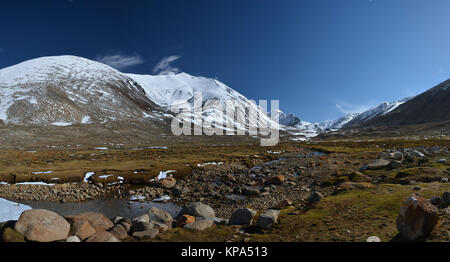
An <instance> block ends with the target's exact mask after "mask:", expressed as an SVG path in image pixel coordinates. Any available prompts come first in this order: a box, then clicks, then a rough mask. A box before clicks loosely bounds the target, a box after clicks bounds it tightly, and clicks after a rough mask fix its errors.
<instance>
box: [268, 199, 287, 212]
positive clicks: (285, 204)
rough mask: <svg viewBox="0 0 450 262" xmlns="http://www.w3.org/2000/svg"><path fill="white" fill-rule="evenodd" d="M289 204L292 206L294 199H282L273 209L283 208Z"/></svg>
mask: <svg viewBox="0 0 450 262" xmlns="http://www.w3.org/2000/svg"><path fill="white" fill-rule="evenodd" d="M288 206H292V201H291V200H290V199H284V200H281V201H280V202H278V204H276V205H275V206H274V207H272V208H271V209H276V210H281V209H284V208H286V207H288Z"/></svg>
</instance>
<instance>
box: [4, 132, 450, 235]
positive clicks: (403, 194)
mask: <svg viewBox="0 0 450 262" xmlns="http://www.w3.org/2000/svg"><path fill="white" fill-rule="evenodd" d="M436 146H438V147H439V148H440V149H439V152H433V153H431V151H432V149H433V148H435V147H436ZM446 147H450V141H449V140H448V139H426V140H405V139H389V140H387V139H386V140H370V141H358V142H356V141H339V142H333V141H322V142H320V141H317V142H295V143H294V142H289V143H280V144H279V145H278V146H276V147H274V148H270V149H269V148H265V147H259V146H257V144H252V143H251V142H248V141H239V142H237V143H231V142H226V141H220V142H218V143H215V144H213V143H210V142H208V143H202V142H200V141H199V142H198V143H185V144H178V145H170V146H168V145H164V144H158V145H155V144H154V145H151V146H145V147H144V146H139V147H134V146H121V147H120V148H113V147H112V148H105V147H102V148H100V147H97V148H95V147H82V148H77V147H61V148H45V149H42V148H37V149H36V148H35V149H33V148H27V149H22V150H17V149H8V150H3V151H0V181H3V182H4V184H0V198H5V199H8V200H12V201H18V202H20V201H27V200H34V201H48V202H80V201H88V200H92V199H99V198H105V197H106V198H117V199H119V198H122V199H128V200H129V199H130V198H132V197H135V198H137V199H140V201H142V202H144V201H151V200H154V199H156V198H160V197H162V196H168V197H170V202H173V203H175V204H177V205H179V206H183V205H185V204H187V203H191V202H195V201H201V202H203V203H206V204H209V205H211V206H212V207H213V208H214V210H215V211H216V216H217V217H221V218H227V219H228V218H230V217H231V215H232V214H233V212H235V211H236V210H238V209H240V208H243V207H249V208H252V209H254V210H257V211H258V214H260V213H261V212H262V211H264V210H266V209H269V208H272V207H274V206H276V205H279V203H280V202H283V200H286V199H289V200H290V201H287V202H289V203H288V204H285V205H282V206H281V207H279V208H281V212H280V216H279V218H278V223H277V224H275V225H274V226H273V227H272V228H270V229H268V230H259V229H257V228H256V227H243V226H223V225H215V226H213V227H211V228H208V229H206V230H204V231H190V230H187V229H184V228H178V227H176V228H174V229H172V230H169V231H166V232H164V233H160V234H159V235H158V236H157V237H156V238H154V239H147V240H145V239H140V240H137V239H134V238H133V237H130V236H129V237H128V238H127V239H126V241H233V242H235V241H366V239H367V238H368V237H369V236H373V235H375V236H378V237H379V238H380V239H381V240H382V241H401V240H402V239H401V237H400V236H398V230H397V227H396V223H395V220H396V217H397V216H398V212H399V209H400V207H401V206H402V205H403V203H404V200H405V199H406V198H407V197H408V196H409V195H411V194H413V193H418V194H420V195H422V196H423V197H425V198H426V199H429V198H431V197H433V196H442V194H443V193H444V192H448V191H450V183H448V179H450V164H449V161H448V158H449V156H450V154H449V152H448V151H446V150H444V148H446ZM405 148H411V149H414V150H416V149H418V150H422V149H425V150H427V151H430V153H429V154H428V156H426V157H425V158H420V159H419V158H417V159H415V160H414V161H409V162H407V161H403V162H402V163H401V164H400V165H399V166H395V167H393V166H381V167H377V168H367V165H369V164H370V163H372V162H373V161H374V160H377V159H380V156H381V155H383V154H385V153H383V152H385V151H387V150H391V151H392V150H394V149H395V150H394V151H396V150H398V151H400V150H403V149H405ZM443 159H444V160H445V161H443ZM369 166H370V165H369ZM169 170H174V171H175V172H173V173H172V174H173V175H174V178H175V179H176V186H175V187H176V190H174V188H172V187H171V188H170V189H168V188H164V187H161V185H159V184H158V183H157V182H155V181H153V180H152V179H155V178H157V177H158V176H160V175H161V171H169ZM90 172H92V173H93V175H92V176H91V177H90V178H89V180H88V183H86V182H83V180H84V179H86V174H87V173H90ZM27 182H42V183H47V184H56V185H54V186H50V185H32V184H31V185H30V184H27ZM17 183H25V185H23V184H17ZM312 192H318V193H319V194H320V195H321V196H322V197H323V199H321V200H320V199H319V201H317V202H315V201H311V200H310V199H309V197H310V195H311V193H312ZM313 202H314V203H313ZM142 212H145V211H142ZM439 212H440V218H439V223H438V224H437V225H436V226H435V229H434V231H433V232H432V233H431V235H430V236H429V237H428V238H427V240H428V241H449V240H450V234H449V232H450V215H449V214H450V212H449V209H448V208H447V209H445V208H444V209H440V210H439Z"/></svg>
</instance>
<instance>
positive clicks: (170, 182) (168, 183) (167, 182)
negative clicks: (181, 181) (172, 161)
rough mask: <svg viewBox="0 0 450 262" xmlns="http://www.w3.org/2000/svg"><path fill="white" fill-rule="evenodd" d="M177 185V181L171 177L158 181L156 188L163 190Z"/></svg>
mask: <svg viewBox="0 0 450 262" xmlns="http://www.w3.org/2000/svg"><path fill="white" fill-rule="evenodd" d="M176 184H177V180H176V179H175V178H173V177H166V178H163V179H161V180H159V181H158V186H159V187H161V188H165V189H171V188H173V187H174V186H175V185H176Z"/></svg>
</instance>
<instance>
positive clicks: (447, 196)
mask: <svg viewBox="0 0 450 262" xmlns="http://www.w3.org/2000/svg"><path fill="white" fill-rule="evenodd" d="M441 200H442V203H441V208H446V207H448V206H450V192H444V193H443V194H442V197H441Z"/></svg>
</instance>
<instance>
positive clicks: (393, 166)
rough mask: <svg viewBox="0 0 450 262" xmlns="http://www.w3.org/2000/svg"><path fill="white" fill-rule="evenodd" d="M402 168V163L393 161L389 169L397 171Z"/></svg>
mask: <svg viewBox="0 0 450 262" xmlns="http://www.w3.org/2000/svg"><path fill="white" fill-rule="evenodd" d="M402 166H403V165H402V162H400V161H397V160H392V161H391V163H389V168H390V169H397V168H400V167H402Z"/></svg>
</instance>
